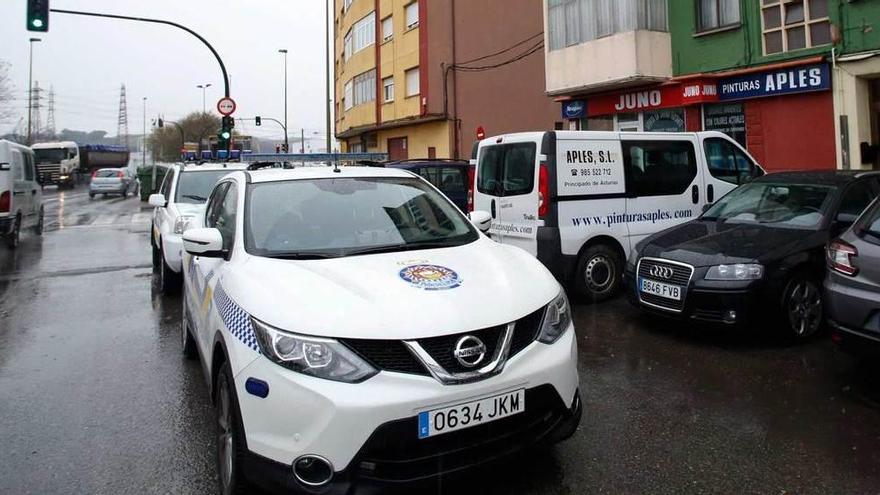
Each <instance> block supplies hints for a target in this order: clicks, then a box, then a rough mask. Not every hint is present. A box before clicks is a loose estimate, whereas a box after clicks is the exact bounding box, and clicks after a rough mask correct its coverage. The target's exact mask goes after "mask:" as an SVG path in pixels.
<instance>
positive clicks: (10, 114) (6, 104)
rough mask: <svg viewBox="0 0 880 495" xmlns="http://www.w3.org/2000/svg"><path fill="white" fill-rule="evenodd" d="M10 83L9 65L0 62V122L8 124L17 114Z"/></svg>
mask: <svg viewBox="0 0 880 495" xmlns="http://www.w3.org/2000/svg"><path fill="white" fill-rule="evenodd" d="M12 90H13V87H12V81H10V79H9V63H8V62H6V61H4V60H0V122H9V121H10V120H11V119H13V118H14V117H15V115H16V114H17V112H16V111H15V108H14V105H13V103H14V101H13V96H12Z"/></svg>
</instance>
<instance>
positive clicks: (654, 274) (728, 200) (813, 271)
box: [625, 172, 880, 339]
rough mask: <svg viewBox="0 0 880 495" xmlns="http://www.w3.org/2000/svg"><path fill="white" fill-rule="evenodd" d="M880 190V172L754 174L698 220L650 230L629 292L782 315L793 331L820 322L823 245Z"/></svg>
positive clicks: (724, 315)
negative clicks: (746, 182) (666, 228)
mask: <svg viewBox="0 0 880 495" xmlns="http://www.w3.org/2000/svg"><path fill="white" fill-rule="evenodd" d="M878 193H880V173H878V172H862V173H850V172H785V173H777V174H770V175H766V176H764V177H761V178H758V179H756V180H754V181H752V182H750V183H748V184H746V185H743V186H740V187H739V188H737V189H735V190H733V191H732V192H730V193H729V194H727V195H726V196H724V197H723V198H721V199H720V200H719V201H718V202H717V203H715V204H714V205H712V206H710V207H708V209H707V210H706V211H705V213H703V215H702V216H701V217H700V218H698V219H697V220H694V221H691V222H688V223H685V224H682V225H679V226H677V227H673V228H671V229H668V230H665V231H662V232H659V233H657V234H654V235H652V236H650V237H648V238H646V239H645V240H643V241H642V242H640V243H638V244H637V245H636V248H635V249H634V252H633V253H632V254H631V255H630V256H629V260H628V264H627V267H626V274H625V281H626V284H627V288H628V289H627V293H628V296H629V299H630V301H631V302H632V303H633V304H635V305H636V306H638V307H639V308H641V309H643V310H645V311H648V312H654V313H658V314H662V315H665V316H670V317H675V318H680V319H685V320H694V321H701V322H710V323H719V324H728V325H752V324H762V323H766V322H768V321H773V322H776V323H782V325H779V328H783V329H785V330H787V331H788V332H789V333H790V335H791V336H792V337H794V338H798V339H800V338H805V337H808V336H809V335H811V334H813V333H815V332H816V331H817V330H819V328H820V327H821V325H822V322H823V311H822V280H823V276H824V271H825V251H824V248H825V245H826V244H827V243H828V242H829V241H830V240H831V239H833V238H835V237H836V236H837V235H839V234H840V233H841V232H843V231H844V230H845V229H846V228H847V227H849V226H850V225H852V223H853V222H854V221H855V220H856V218H857V217H858V215H859V214H860V213H861V212H862V210H864V209H865V208H866V207H867V206H868V205H869V204H870V203H871V201H872V200H873V199H874V198H875V197H876V196H877V195H878Z"/></svg>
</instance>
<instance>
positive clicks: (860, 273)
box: [825, 199, 880, 356]
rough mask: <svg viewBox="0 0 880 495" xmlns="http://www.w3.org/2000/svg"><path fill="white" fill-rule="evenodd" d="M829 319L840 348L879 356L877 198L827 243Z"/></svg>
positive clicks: (879, 211)
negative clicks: (848, 226) (852, 222)
mask: <svg viewBox="0 0 880 495" xmlns="http://www.w3.org/2000/svg"><path fill="white" fill-rule="evenodd" d="M827 253H828V268H829V269H828V275H827V277H826V279H825V293H826V299H825V301H826V306H827V312H828V313H827V314H828V322H829V324H830V325H831V328H832V332H833V333H832V336H833V338H834V340H835V341H836V342H837V343H839V344H840V345H841V348H842V349H843V350H845V351H848V352H850V353H853V354H858V355H866V354H873V355H875V356H876V355H880V199H877V200H875V201H874V203H873V204H872V205H871V206H870V207H868V209H867V210H865V213H864V214H862V216H861V217H860V218H859V219H858V220H857V221H856V222H855V223H854V224H853V226H852V227H851V228H850V229H849V230H847V231H846V232H844V233H843V235H841V236H840V238H838V239H837V240H835V241H833V242H831V244H829V245H828V250H827Z"/></svg>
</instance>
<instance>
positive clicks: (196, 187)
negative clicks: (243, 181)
mask: <svg viewBox="0 0 880 495" xmlns="http://www.w3.org/2000/svg"><path fill="white" fill-rule="evenodd" d="M230 172H231V171H230V170H207V171H196V170H193V171H185V172H183V173H181V174H180V180H179V181H178V182H177V192H176V193H175V198H174V201H175V202H177V203H190V204H201V203H204V202H205V201H207V200H208V196H209V195H210V194H211V190H212V189H214V186H215V185H216V184H217V182H218V181H219V180H220V179H222V178H223V177H226V176H227V175H229V173H230Z"/></svg>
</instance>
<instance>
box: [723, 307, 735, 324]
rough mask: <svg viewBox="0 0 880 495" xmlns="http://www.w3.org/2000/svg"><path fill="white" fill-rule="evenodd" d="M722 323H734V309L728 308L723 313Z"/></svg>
mask: <svg viewBox="0 0 880 495" xmlns="http://www.w3.org/2000/svg"><path fill="white" fill-rule="evenodd" d="M724 323H736V311H734V310H732V309H731V310H729V311H727V312H725V313H724Z"/></svg>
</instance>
